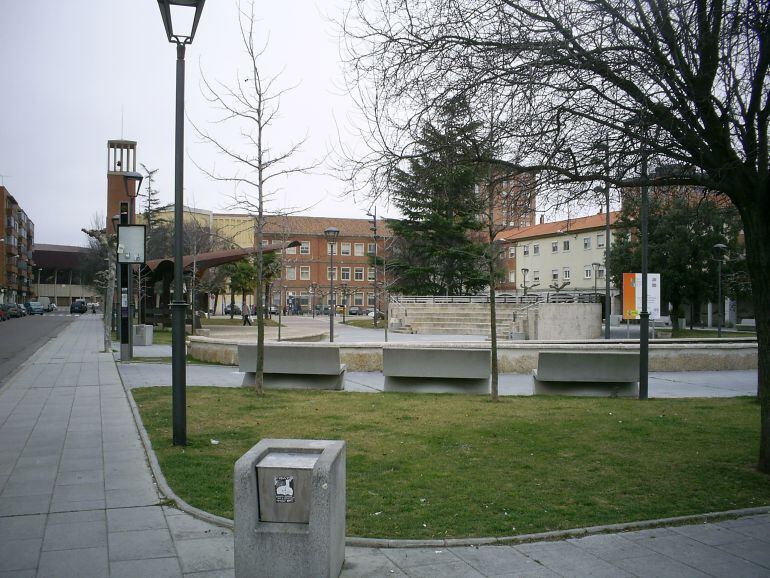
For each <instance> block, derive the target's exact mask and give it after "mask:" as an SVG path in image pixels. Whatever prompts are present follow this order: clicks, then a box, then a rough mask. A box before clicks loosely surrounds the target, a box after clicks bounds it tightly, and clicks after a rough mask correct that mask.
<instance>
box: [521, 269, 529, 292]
mask: <svg viewBox="0 0 770 578" xmlns="http://www.w3.org/2000/svg"><path fill="white" fill-rule="evenodd" d="M527 273H529V269H527V268H526V267H522V268H521V276H522V277H524V281H523V282H522V284H521V286H522V288H523V289H524V297H526V296H527Z"/></svg>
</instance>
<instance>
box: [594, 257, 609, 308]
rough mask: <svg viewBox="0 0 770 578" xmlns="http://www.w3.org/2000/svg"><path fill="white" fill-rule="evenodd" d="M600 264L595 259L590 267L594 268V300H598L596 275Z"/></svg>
mask: <svg viewBox="0 0 770 578" xmlns="http://www.w3.org/2000/svg"><path fill="white" fill-rule="evenodd" d="M601 266H602V264H601V263H597V262H596V261H594V262H593V263H591V267H593V268H594V301H598V300H599V299H598V294H597V292H596V276H597V275H598V274H599V267H601ZM609 322H610V320H609V319H607V323H609Z"/></svg>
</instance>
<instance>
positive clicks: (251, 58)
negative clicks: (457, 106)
mask: <svg viewBox="0 0 770 578" xmlns="http://www.w3.org/2000/svg"><path fill="white" fill-rule="evenodd" d="M238 22H239V25H240V26H239V29H240V33H241V41H242V45H243V49H244V52H245V53H246V56H247V59H248V73H247V75H242V74H241V75H238V78H237V80H236V82H235V84H234V85H233V86H228V85H226V84H223V83H221V82H210V81H209V80H207V79H206V77H205V76H203V92H204V95H205V97H206V99H207V100H208V101H209V102H210V103H211V104H212V105H213V106H214V107H215V108H216V109H217V110H219V111H220V112H221V118H220V119H219V121H218V124H226V123H232V124H235V125H237V126H238V128H239V132H240V136H241V137H242V141H241V143H240V144H231V143H228V142H226V141H225V140H224V137H220V136H217V135H215V134H212V133H210V132H208V131H206V130H204V129H202V128H200V127H197V126H196V127H195V130H196V132H197V133H198V135H199V136H200V137H201V138H202V140H203V141H204V142H206V143H209V144H210V145H211V146H212V147H213V148H214V149H215V150H216V151H217V152H218V153H220V154H221V155H223V156H224V157H225V158H226V159H227V160H228V161H229V163H230V164H231V165H232V166H233V167H234V169H233V170H232V172H230V173H227V174H225V173H222V172H220V171H218V170H216V169H211V170H209V169H205V168H202V167H200V166H199V168H201V170H202V171H203V172H204V173H206V174H207V175H208V176H209V177H210V178H211V179H213V180H214V181H217V182H222V183H231V184H233V185H234V187H235V189H234V190H235V192H234V193H233V196H232V207H238V208H240V209H241V210H245V211H246V212H247V213H248V214H249V215H251V216H252V217H253V218H254V229H255V243H256V246H257V247H261V246H262V245H263V244H264V243H263V240H264V233H265V224H266V216H267V214H268V209H267V204H268V202H269V201H270V200H271V198H272V197H273V194H274V191H275V189H273V188H271V187H272V186H273V183H274V181H275V180H276V179H278V178H280V177H286V176H289V175H291V174H296V173H306V172H308V171H310V170H311V169H312V168H314V167H315V166H316V163H313V164H311V165H308V166H288V165H287V163H288V161H290V159H291V158H292V157H293V156H295V155H296V154H297V153H298V152H299V150H300V147H301V146H302V144H303V143H304V139H302V140H300V141H298V142H296V143H294V144H291V145H289V146H288V147H287V148H286V149H285V150H283V151H276V150H275V148H274V147H270V146H269V145H268V139H267V135H268V132H269V129H270V128H271V127H272V126H273V125H274V123H275V121H276V119H277V116H278V113H279V110H280V104H281V98H282V97H283V96H284V95H285V94H286V92H287V90H288V89H279V88H277V86H276V83H277V81H278V78H279V76H278V75H277V76H267V75H265V74H263V72H262V69H261V60H262V58H263V57H264V54H265V49H266V46H267V43H265V44H263V45H261V47H260V46H257V44H256V40H255V22H256V20H255V15H254V3H253V2H250V3H249V4H248V10H246V9H243V8H242V7H241V5H240V4H239V5H238ZM244 76H245V78H244ZM256 261H257V283H256V289H255V294H256V295H262V294H263V283H264V256H263V254H262V252H261V251H257V253H256ZM263 305H264V304H263V301H262V299H257V300H256V306H257V371H256V384H255V391H256V392H257V393H258V394H262V393H263V374H264V371H263V369H264V342H265V324H264V306H263Z"/></svg>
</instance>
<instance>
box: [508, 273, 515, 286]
mask: <svg viewBox="0 0 770 578" xmlns="http://www.w3.org/2000/svg"><path fill="white" fill-rule="evenodd" d="M515 282H516V271H515V270H514V271H508V283H515Z"/></svg>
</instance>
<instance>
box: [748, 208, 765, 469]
mask: <svg viewBox="0 0 770 578" xmlns="http://www.w3.org/2000/svg"><path fill="white" fill-rule="evenodd" d="M766 215H767V211H766V210H762V209H761V208H759V207H757V208H754V207H750V208H748V209H747V210H745V211H742V212H741V216H742V218H743V231H744V234H745V238H746V265H747V266H748V269H749V274H750V275H751V289H752V296H753V299H754V318H755V320H756V324H757V362H758V366H757V367H758V370H757V375H758V381H757V398H758V400H759V411H760V438H759V463H758V468H759V471H761V472H764V473H766V474H770V228H768V226H767V222H766Z"/></svg>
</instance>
